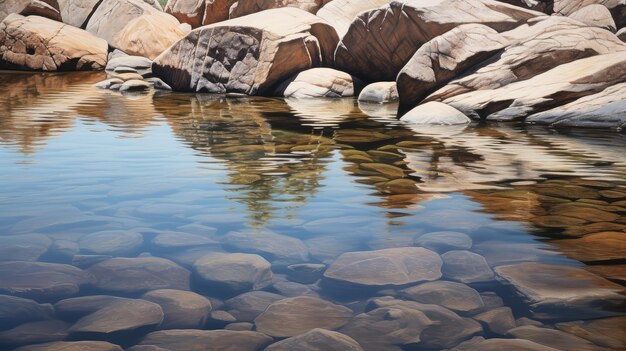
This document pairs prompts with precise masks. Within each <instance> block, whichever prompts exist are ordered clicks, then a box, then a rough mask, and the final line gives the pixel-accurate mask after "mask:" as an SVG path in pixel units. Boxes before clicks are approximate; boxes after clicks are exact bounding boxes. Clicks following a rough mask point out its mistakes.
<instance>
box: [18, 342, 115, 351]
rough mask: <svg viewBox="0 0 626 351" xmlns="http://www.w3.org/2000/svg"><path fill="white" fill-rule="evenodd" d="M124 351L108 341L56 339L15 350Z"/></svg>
mask: <svg viewBox="0 0 626 351" xmlns="http://www.w3.org/2000/svg"><path fill="white" fill-rule="evenodd" d="M85 350H89V351H124V350H123V349H122V348H121V347H119V346H117V345H115V344H111V343H108V342H106V341H56V342H49V343H45V344H36V345H29V346H22V347H19V348H17V349H14V350H13V351H85Z"/></svg>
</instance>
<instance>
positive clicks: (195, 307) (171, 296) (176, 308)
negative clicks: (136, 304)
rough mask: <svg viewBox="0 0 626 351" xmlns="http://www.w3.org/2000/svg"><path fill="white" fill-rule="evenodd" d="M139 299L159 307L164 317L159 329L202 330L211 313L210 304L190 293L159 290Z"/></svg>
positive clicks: (200, 296)
mask: <svg viewBox="0 0 626 351" xmlns="http://www.w3.org/2000/svg"><path fill="white" fill-rule="evenodd" d="M141 298H142V299H144V300H146V301H151V302H154V303H156V304H158V305H159V306H161V309H162V310H163V314H164V317H163V321H162V322H161V323H160V324H159V328H160V329H194V328H202V327H203V326H204V325H205V323H206V321H207V319H208V318H209V314H210V313H211V302H210V301H209V300H208V299H207V298H206V297H204V296H202V295H198V294H196V293H194V292H191V291H184V290H173V289H159V290H153V291H149V292H147V293H145V294H143V296H142V297H141Z"/></svg>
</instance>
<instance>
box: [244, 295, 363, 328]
mask: <svg viewBox="0 0 626 351" xmlns="http://www.w3.org/2000/svg"><path fill="white" fill-rule="evenodd" d="M351 317H352V310H350V309H349V308H347V307H344V306H340V305H336V304H334V303H331V302H328V301H325V300H321V299H318V298H315V297H309V296H300V297H292V298H287V299H283V300H280V301H277V302H274V303H273V304H271V305H269V307H268V308H267V309H266V310H265V311H264V312H263V313H261V315H260V316H258V317H257V318H256V319H255V320H254V324H255V325H256V330H257V331H259V332H261V333H264V334H267V335H270V336H274V337H290V336H294V335H298V334H302V333H305V332H307V331H309V330H311V329H314V328H323V329H331V330H332V329H336V328H339V327H341V326H342V325H344V324H346V323H347V322H348V320H349V319H350V318H351Z"/></svg>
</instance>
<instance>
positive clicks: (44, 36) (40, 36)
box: [0, 14, 108, 71]
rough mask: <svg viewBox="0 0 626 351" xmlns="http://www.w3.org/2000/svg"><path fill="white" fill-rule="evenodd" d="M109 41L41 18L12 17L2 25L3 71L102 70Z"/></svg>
mask: <svg viewBox="0 0 626 351" xmlns="http://www.w3.org/2000/svg"><path fill="white" fill-rule="evenodd" d="M107 53H108V46H107V44H106V41H104V40H102V39H99V38H97V37H94V36H93V35H91V34H89V33H88V32H86V31H84V30H82V29H79V28H74V27H72V26H68V25H65V24H63V23H61V22H57V21H53V20H50V19H47V18H44V17H39V16H28V17H24V16H20V15H17V14H11V15H9V16H8V17H7V18H5V19H4V21H2V23H0V68H3V69H23V70H40V71H68V70H70V71H75V70H97V69H102V68H104V66H105V65H106V62H107Z"/></svg>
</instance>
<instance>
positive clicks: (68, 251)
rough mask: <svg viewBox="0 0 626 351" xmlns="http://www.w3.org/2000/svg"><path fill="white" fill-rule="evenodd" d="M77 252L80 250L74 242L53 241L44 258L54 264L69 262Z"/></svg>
mask: <svg viewBox="0 0 626 351" xmlns="http://www.w3.org/2000/svg"><path fill="white" fill-rule="evenodd" d="M79 251H80V248H79V247H78V243H76V242H75V241H71V240H55V241H54V242H53V243H52V245H50V248H48V251H47V252H46V254H45V256H46V257H49V258H48V259H51V260H54V261H56V262H70V261H72V258H73V257H74V255H76V254H77V253H78V252H79ZM79 268H80V267H79Z"/></svg>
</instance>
